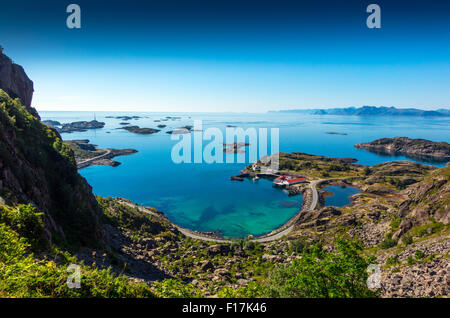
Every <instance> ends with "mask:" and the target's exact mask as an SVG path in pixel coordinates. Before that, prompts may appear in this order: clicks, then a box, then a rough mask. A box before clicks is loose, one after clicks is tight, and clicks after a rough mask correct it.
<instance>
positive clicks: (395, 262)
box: [386, 255, 400, 266]
mask: <svg viewBox="0 0 450 318" xmlns="http://www.w3.org/2000/svg"><path fill="white" fill-rule="evenodd" d="M398 264H400V261H399V260H398V256H396V255H395V256H391V257H389V258H388V259H387V260H386V266H394V265H398Z"/></svg>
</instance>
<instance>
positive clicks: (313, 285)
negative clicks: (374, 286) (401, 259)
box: [237, 239, 376, 298]
mask: <svg viewBox="0 0 450 318" xmlns="http://www.w3.org/2000/svg"><path fill="white" fill-rule="evenodd" d="M361 250H362V246H361V245H360V244H359V243H356V242H354V241H345V240H341V239H338V240H336V251H335V252H325V251H324V250H323V249H322V246H321V245H320V244H315V245H314V246H312V247H311V248H310V251H308V252H305V253H303V254H302V257H301V258H299V259H295V260H294V261H293V262H292V263H291V264H289V265H287V266H284V267H281V268H278V269H276V270H275V271H274V272H273V273H271V274H270V275H268V277H269V278H268V280H267V281H266V282H265V283H264V284H262V285H259V286H258V285H253V284H252V285H249V286H247V287H245V288H242V289H239V290H238V294H237V296H238V297H241V296H242V297H327V298H333V297H374V296H376V293H374V292H372V291H370V290H369V289H368V288H367V285H366V280H367V277H368V274H367V271H366V269H367V266H368V265H369V264H370V261H371V259H369V258H364V257H362V256H361V255H360V252H361Z"/></svg>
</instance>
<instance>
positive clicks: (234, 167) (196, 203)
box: [40, 112, 450, 237]
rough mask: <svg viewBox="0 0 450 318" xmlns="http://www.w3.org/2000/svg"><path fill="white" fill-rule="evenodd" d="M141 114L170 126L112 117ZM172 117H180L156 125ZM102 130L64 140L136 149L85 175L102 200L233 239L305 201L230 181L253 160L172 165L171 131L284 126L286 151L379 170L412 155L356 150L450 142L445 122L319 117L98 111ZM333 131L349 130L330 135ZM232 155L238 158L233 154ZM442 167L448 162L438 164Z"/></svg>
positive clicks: (263, 185)
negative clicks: (365, 145)
mask: <svg viewBox="0 0 450 318" xmlns="http://www.w3.org/2000/svg"><path fill="white" fill-rule="evenodd" d="M40 114H41V117H42V119H43V120H47V119H53V120H58V121H61V122H72V121H78V120H92V119H93V116H94V114H93V113H91V112H40ZM120 115H138V116H143V117H145V118H141V119H138V120H130V121H129V122H130V123H131V124H132V125H138V126H140V127H151V128H156V126H157V125H158V124H161V123H163V124H166V125H167V127H166V128H164V129H163V130H162V131H161V132H159V133H156V134H153V135H137V134H133V133H130V132H128V131H125V130H117V129H116V128H119V127H122V126H120V125H119V123H120V122H122V121H123V120H121V119H111V118H105V117H106V116H120ZM165 116H179V117H181V120H176V121H166V122H161V123H160V122H154V120H159V119H161V118H163V117H165ZM96 117H97V120H100V121H104V122H105V123H106V125H105V127H104V128H103V129H99V130H91V131H87V132H80V133H72V134H63V136H62V137H63V139H66V140H69V139H89V140H90V141H91V142H92V143H94V144H97V145H99V146H100V147H102V148H134V149H136V150H138V151H139V152H138V153H137V154H134V155H131V156H122V157H117V158H116V159H115V160H117V161H119V162H122V165H120V166H118V167H115V168H113V167H107V166H93V167H88V168H86V169H82V170H80V173H81V174H82V175H83V176H84V177H85V178H86V179H87V180H88V182H89V183H90V184H91V185H92V187H93V190H94V192H95V193H96V194H98V195H101V196H121V197H125V198H128V199H130V200H131V201H133V202H137V203H139V204H145V205H148V206H153V207H155V208H158V209H160V210H161V211H163V212H164V213H165V214H166V215H167V216H168V217H169V219H170V220H171V221H173V222H175V223H177V224H179V225H181V226H184V227H186V228H190V229H194V230H200V231H216V230H219V231H221V232H222V233H223V234H224V236H227V237H244V236H247V235H249V234H253V235H259V234H263V233H266V232H270V231H271V230H273V229H275V228H276V227H278V226H280V225H282V224H283V223H285V222H286V221H287V220H288V219H289V218H291V217H292V216H293V215H295V213H296V212H297V211H298V209H299V208H300V206H301V203H302V198H301V196H295V197H289V196H288V195H287V194H286V193H285V192H283V191H282V190H280V189H276V188H273V187H272V185H271V183H270V181H268V180H263V179H260V180H258V181H255V182H254V181H251V180H244V181H243V182H238V181H230V176H232V175H236V174H238V173H239V171H240V170H241V169H243V168H244V167H245V166H246V165H247V164H248V163H249V160H248V158H246V161H247V163H234V164H226V163H222V164H220V163H215V164H206V163H197V164H193V163H181V164H175V163H173V162H172V160H171V150H172V147H173V145H175V144H176V143H177V141H173V140H171V138H170V135H169V134H166V133H165V131H167V130H172V129H174V128H177V127H180V126H184V125H192V124H193V120H195V119H201V120H203V129H204V130H205V129H207V128H209V127H217V128H219V129H221V130H222V131H224V130H225V128H226V126H227V125H234V126H239V127H242V128H244V129H246V128H249V127H255V128H279V130H280V133H279V134H280V146H279V148H280V151H283V152H293V151H297V152H306V153H311V154H317V155H326V156H332V157H353V158H356V159H358V160H359V163H361V164H366V165H373V164H376V163H381V162H385V161H390V160H404V159H407V158H405V157H401V156H399V157H389V156H380V155H377V154H373V153H370V152H367V151H365V150H360V149H356V148H354V147H353V145H354V144H355V143H358V142H368V141H372V140H375V139H378V138H381V137H394V136H407V137H410V138H425V139H430V140H434V141H446V142H449V141H450V125H449V124H450V121H449V119H442V118H440V119H439V118H436V119H432V118H411V117H357V116H320V115H303V114H236V113H229V114H216V113H209V114H202V113H192V114H186V113H126V112H108V113H106V112H101V113H99V112H97V113H96ZM326 132H340V133H346V134H347V135H346V136H342V135H329V134H326ZM226 156H233V155H226ZM433 164H434V165H437V166H443V165H444V163H433Z"/></svg>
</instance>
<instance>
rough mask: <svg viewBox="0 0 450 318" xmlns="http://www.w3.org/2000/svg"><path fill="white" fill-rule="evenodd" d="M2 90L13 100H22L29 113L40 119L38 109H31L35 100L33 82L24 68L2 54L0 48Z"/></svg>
mask: <svg viewBox="0 0 450 318" xmlns="http://www.w3.org/2000/svg"><path fill="white" fill-rule="evenodd" d="M0 89H2V90H4V91H5V92H6V93H8V95H9V96H10V97H12V98H20V100H21V102H22V104H23V105H24V106H25V107H26V108H27V110H28V112H29V113H30V114H32V115H33V116H35V117H36V118H39V114H38V113H37V111H36V109H34V108H33V107H31V100H32V98H33V92H34V89H33V82H32V81H31V80H30V79H29V78H28V76H27V74H26V73H25V71H24V70H23V68H22V66H20V65H17V64H14V63H13V62H12V60H11V59H10V58H9V57H7V56H6V55H4V54H3V53H2V49H1V48H0Z"/></svg>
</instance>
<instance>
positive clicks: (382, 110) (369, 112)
mask: <svg viewBox="0 0 450 318" xmlns="http://www.w3.org/2000/svg"><path fill="white" fill-rule="evenodd" d="M269 113H302V114H311V115H354V116H420V117H448V116H450V109H438V110H422V109H416V108H395V107H384V106H381V107H376V106H363V107H347V108H329V109H289V110H280V111H269Z"/></svg>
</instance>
